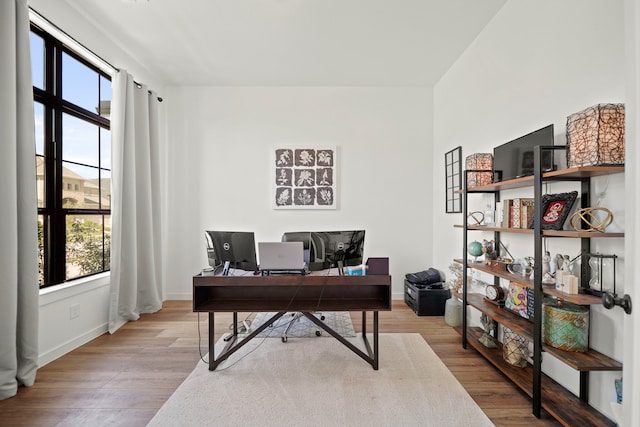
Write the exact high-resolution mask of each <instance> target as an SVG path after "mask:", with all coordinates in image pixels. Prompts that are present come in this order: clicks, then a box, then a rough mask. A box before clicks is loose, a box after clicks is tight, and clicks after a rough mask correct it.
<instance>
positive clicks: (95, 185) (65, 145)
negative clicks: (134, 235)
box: [31, 24, 111, 287]
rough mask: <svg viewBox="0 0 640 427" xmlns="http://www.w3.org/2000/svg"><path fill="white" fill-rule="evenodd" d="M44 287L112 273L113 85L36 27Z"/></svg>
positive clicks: (33, 57)
mask: <svg viewBox="0 0 640 427" xmlns="http://www.w3.org/2000/svg"><path fill="white" fill-rule="evenodd" d="M31 63H32V68H33V69H32V75H33V94H34V115H35V124H36V166H37V167H36V174H37V176H36V179H37V191H38V240H39V265H40V287H46V286H51V285H56V284H59V283H63V282H65V281H68V280H72V279H76V278H79V277H84V276H89V275H92V274H96V273H100V272H103V271H108V270H109V267H110V259H109V254H110V249H111V245H110V242H111V159H110V153H111V134H110V120H109V111H110V103H111V78H110V76H109V75H108V74H106V73H105V72H104V71H102V70H101V69H100V68H98V67H96V66H94V65H92V64H91V62H90V61H88V60H86V59H84V58H83V57H82V56H80V55H79V54H76V53H75V52H73V51H72V50H71V49H69V48H68V47H67V46H66V45H64V44H63V43H62V42H60V41H59V40H57V39H56V38H54V37H53V36H52V35H50V34H48V33H47V32H45V31H43V30H41V29H40V28H39V27H37V26H36V25H34V24H32V26H31Z"/></svg>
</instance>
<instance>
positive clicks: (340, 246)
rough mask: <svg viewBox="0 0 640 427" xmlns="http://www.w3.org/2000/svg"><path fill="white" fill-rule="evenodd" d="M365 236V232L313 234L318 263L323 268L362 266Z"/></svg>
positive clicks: (312, 239)
mask: <svg viewBox="0 0 640 427" xmlns="http://www.w3.org/2000/svg"><path fill="white" fill-rule="evenodd" d="M364 234H365V231H364V230H350V231H314V232H311V244H312V246H313V250H314V253H315V259H316V261H317V262H322V265H323V268H333V267H342V266H350V265H351V266H353V265H360V264H362V262H363V254H364Z"/></svg>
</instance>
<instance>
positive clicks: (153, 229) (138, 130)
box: [109, 70, 162, 333]
mask: <svg viewBox="0 0 640 427" xmlns="http://www.w3.org/2000/svg"><path fill="white" fill-rule="evenodd" d="M112 88H113V100H112V105H111V150H112V156H111V157H112V160H111V161H112V172H111V175H112V200H111V220H112V227H111V229H112V235H111V307H110V312H109V332H110V333H114V332H115V331H117V330H118V328H120V327H121V326H122V325H123V324H124V323H126V322H128V321H132V320H137V319H138V318H139V315H140V314H142V313H153V312H156V311H158V310H160V309H161V308H162V282H161V274H160V268H161V265H160V259H161V252H160V247H161V246H160V244H161V242H160V194H159V193H160V192H159V186H160V172H159V162H160V161H159V141H158V139H159V138H158V126H159V125H158V102H159V101H158V99H157V96H156V95H155V94H154V93H150V92H149V91H148V89H147V87H146V86H144V85H140V84H138V83H136V82H135V81H134V80H133V77H132V76H131V75H130V74H128V73H127V72H126V71H124V70H120V71H119V72H117V73H116V75H115V76H114V79H113V82H112Z"/></svg>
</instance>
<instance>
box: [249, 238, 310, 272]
mask: <svg viewBox="0 0 640 427" xmlns="http://www.w3.org/2000/svg"><path fill="white" fill-rule="evenodd" d="M258 257H259V260H260V270H263V271H265V270H303V269H304V268H305V262H304V245H303V243H302V242H258Z"/></svg>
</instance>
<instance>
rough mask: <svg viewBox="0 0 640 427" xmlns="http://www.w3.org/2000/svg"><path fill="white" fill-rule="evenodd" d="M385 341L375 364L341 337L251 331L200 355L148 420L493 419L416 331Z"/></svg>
mask: <svg viewBox="0 0 640 427" xmlns="http://www.w3.org/2000/svg"><path fill="white" fill-rule="evenodd" d="M350 340H352V342H354V343H358V344H357V345H358V346H359V347H363V346H362V345H360V343H362V339H361V337H357V338H351V339H350ZM379 344H380V369H379V370H378V371H375V370H373V368H372V367H371V365H369V364H368V363H366V362H365V361H364V360H362V359H361V358H360V357H358V356H357V355H356V354H354V353H353V352H351V351H350V350H349V349H348V348H346V347H344V346H343V345H342V344H341V343H340V342H338V341H337V340H335V339H300V340H292V341H289V342H287V343H282V342H281V341H279V340H270V339H254V340H253V341H251V342H250V343H248V344H247V345H246V346H245V347H244V348H242V349H241V350H239V351H238V352H237V353H236V354H234V355H233V356H232V357H230V358H229V359H228V360H227V361H225V363H224V364H222V365H221V366H220V367H219V368H218V370H216V371H209V370H208V365H207V364H205V363H203V362H200V363H198V365H197V366H196V368H195V370H194V371H193V372H192V373H191V374H190V375H189V377H187V379H186V380H185V381H184V382H183V383H182V384H181V385H180V387H179V388H178V389H177V390H176V391H175V393H174V394H173V395H172V396H171V397H170V398H169V400H168V401H167V402H166V403H165V404H164V405H163V406H162V408H160V410H159V411H158V413H157V414H156V415H155V416H154V418H153V419H152V420H151V421H150V423H149V426H155V427H157V426H172V427H173V426H205V425H210V426H213V425H215V426H322V427H327V426H394V427H395V426H438V427H443V426H452V427H453V426H455V427H461V426H469V427H478V426H492V425H493V424H492V423H491V421H490V420H489V419H488V418H487V416H486V415H485V414H484V412H482V410H481V409H480V408H479V407H478V406H477V405H476V403H475V402H474V401H473V399H471V397H470V396H469V395H468V394H467V392H466V391H465V390H464V388H463V387H462V386H461V385H460V383H458V381H457V380H456V379H455V377H454V376H453V374H452V373H451V372H449V370H448V369H447V368H446V366H445V365H444V364H443V363H442V361H441V360H440V359H439V358H438V357H437V356H436V354H435V353H434V352H433V350H432V349H431V347H429V345H428V344H427V343H426V342H425V341H424V340H423V339H422V337H421V336H420V335H419V334H380V341H379ZM217 348H220V347H219V346H217Z"/></svg>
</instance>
